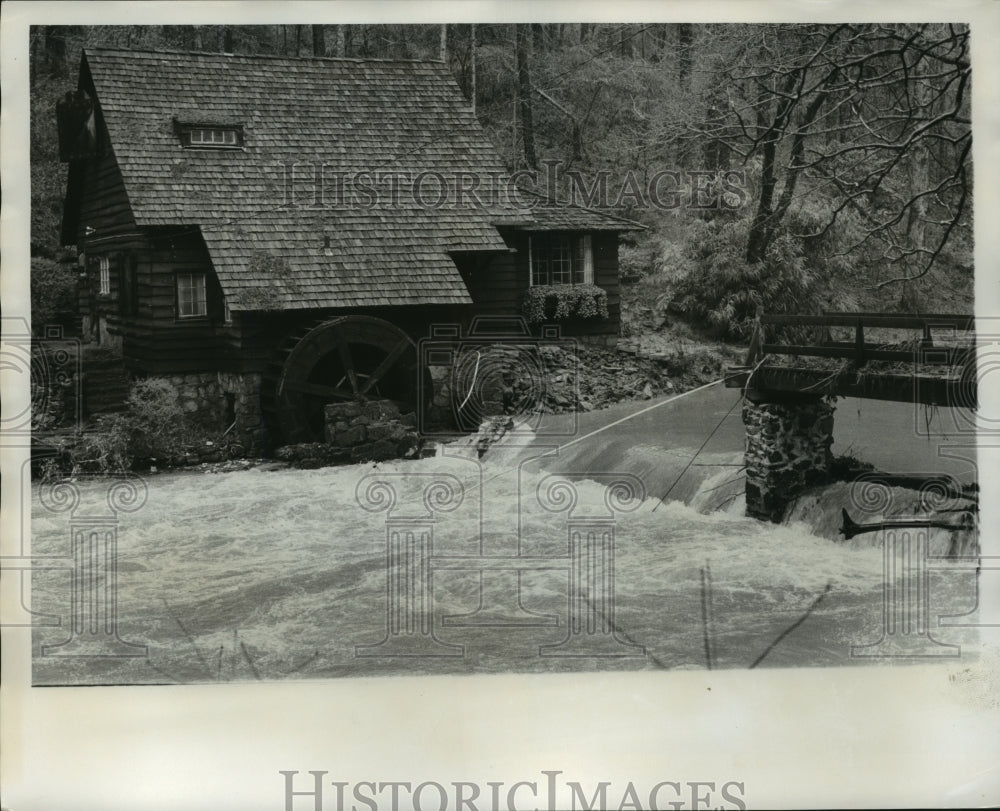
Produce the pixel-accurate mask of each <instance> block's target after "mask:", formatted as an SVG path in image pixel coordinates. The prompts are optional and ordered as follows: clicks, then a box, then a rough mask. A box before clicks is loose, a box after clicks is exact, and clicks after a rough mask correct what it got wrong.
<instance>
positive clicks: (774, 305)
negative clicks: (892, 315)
mask: <svg viewBox="0 0 1000 811" xmlns="http://www.w3.org/2000/svg"><path fill="white" fill-rule="evenodd" d="M826 217H827V213H826V212H825V211H824V209H823V208H822V206H818V205H817V204H815V203H812V204H810V205H808V206H807V205H805V204H802V205H800V206H799V207H797V208H794V209H792V210H790V211H789V212H788V214H787V215H786V217H785V220H784V222H783V223H782V225H781V227H780V228H779V230H778V232H777V233H776V234H775V236H774V239H773V240H772V241H771V244H770V245H769V247H768V249H767V251H766V253H765V256H764V259H763V261H761V262H756V263H753V264H749V263H747V261H746V256H745V252H746V244H747V238H748V236H749V230H750V214H749V213H747V214H746V215H744V216H742V217H739V218H718V219H713V220H707V221H697V220H696V221H693V222H692V223H691V226H690V229H689V232H688V235H687V238H686V240H685V243H684V246H683V249H682V252H681V259H680V267H679V268H678V272H677V274H676V280H675V283H674V287H673V289H672V291H671V292H670V307H671V309H673V310H675V311H678V312H681V313H683V314H684V315H686V316H688V317H690V318H693V319H696V320H699V321H702V322H705V323H706V324H707V325H709V326H711V327H713V328H715V329H716V330H717V331H718V332H719V334H720V335H722V337H724V338H732V339H746V338H748V337H749V335H750V333H751V331H752V328H753V322H754V318H755V317H756V316H757V315H758V314H759V313H761V312H768V313H782V312H796V313H803V312H805V313H808V312H816V311H818V310H820V309H822V308H823V307H838V305H839V306H840V307H843V306H845V305H846V304H847V303H846V302H844V301H841V300H840V299H838V297H837V296H836V295H835V294H834V292H833V285H832V284H831V281H832V280H833V278H834V277H838V276H839V277H843V276H844V275H846V274H847V273H848V272H849V270H850V268H849V266H848V263H847V260H846V258H844V257H842V256H840V255H839V250H838V248H839V246H840V245H841V244H843V243H844V241H845V239H844V235H843V234H842V232H841V228H840V227H834V228H830V229H828V230H827V231H825V232H823V230H822V228H823V224H824V223H825V222H826Z"/></svg>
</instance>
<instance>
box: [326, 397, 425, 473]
mask: <svg viewBox="0 0 1000 811" xmlns="http://www.w3.org/2000/svg"><path fill="white" fill-rule="evenodd" d="M325 417H326V428H325V438H326V442H327V444H328V445H330V446H332V448H334V449H337V450H338V451H340V452H342V457H343V458H342V460H341V461H344V462H381V461H384V460H386V459H400V458H405V457H410V456H415V455H416V453H417V450H418V446H419V440H418V437H417V428H416V425H417V419H416V415H415V414H413V413H410V414H400V413H399V408H398V407H397V406H396V404H395V403H393V402H392V401H390V400H370V401H368V402H366V403H357V402H350V403H333V404H331V405H328V406H326V408H325Z"/></svg>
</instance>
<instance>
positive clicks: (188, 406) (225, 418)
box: [159, 372, 268, 455]
mask: <svg viewBox="0 0 1000 811" xmlns="http://www.w3.org/2000/svg"><path fill="white" fill-rule="evenodd" d="M159 379H161V380H166V381H167V382H168V383H169V384H170V385H171V386H172V387H173V388H174V390H175V391H176V392H177V399H178V401H179V402H180V404H181V408H183V409H184V411H185V412H187V413H188V414H190V415H191V416H193V417H195V418H197V419H199V420H201V421H202V422H204V423H205V424H206V425H215V426H218V427H219V428H220V430H225V429H227V428H229V427H230V425H233V423H235V425H233V427H232V429H231V431H230V433H231V434H233V435H235V436H236V438H237V439H238V441H239V442H240V444H241V445H242V446H243V449H244V451H245V452H246V453H247V454H250V455H258V454H260V453H262V452H263V451H264V450H265V449H266V447H267V443H268V437H267V433H266V431H265V429H264V421H263V418H262V415H261V409H260V384H261V377H260V375H259V374H252V373H251V374H236V373H233V372H191V373H187V374H176V375H164V376H161V377H160V378H159Z"/></svg>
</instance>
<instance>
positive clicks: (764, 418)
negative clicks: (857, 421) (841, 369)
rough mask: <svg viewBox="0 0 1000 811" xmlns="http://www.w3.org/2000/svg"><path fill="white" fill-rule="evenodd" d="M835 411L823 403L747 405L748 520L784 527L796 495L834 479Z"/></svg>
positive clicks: (816, 401)
mask: <svg viewBox="0 0 1000 811" xmlns="http://www.w3.org/2000/svg"><path fill="white" fill-rule="evenodd" d="M833 412H834V407H833V406H832V405H830V404H829V403H827V402H825V401H824V400H821V399H816V400H806V401H802V402H796V403H766V402H765V403H753V402H750V401H749V400H748V401H747V402H746V403H745V404H744V406H743V424H744V425H745V426H746V433H747V444H746V457H745V459H746V477H747V479H746V501H747V515H749V516H752V517H754V518H760V519H765V520H768V521H774V522H779V521H781V520H782V518H783V517H784V515H785V509H786V507H787V506H788V504H789V503H790V502H791V501H792V499H794V498H795V496H796V495H798V494H799V493H800V492H801V491H802V490H803V489H805V488H806V487H808V486H810V485H812V484H815V483H818V482H820V481H822V480H823V479H824V478H825V477H826V476H827V475H828V473H829V470H830V463H831V461H832V456H831V453H830V446H831V445H832V444H833Z"/></svg>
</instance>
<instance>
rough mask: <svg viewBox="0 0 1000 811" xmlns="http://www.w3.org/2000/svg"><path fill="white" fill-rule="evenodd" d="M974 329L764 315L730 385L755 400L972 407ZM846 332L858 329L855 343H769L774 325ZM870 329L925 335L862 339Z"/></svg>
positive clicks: (954, 318)
mask: <svg viewBox="0 0 1000 811" xmlns="http://www.w3.org/2000/svg"><path fill="white" fill-rule="evenodd" d="M974 326H975V322H974V319H973V318H972V317H971V316H967V315H926V316H900V315H887V314H881V313H826V314H824V315H764V316H761V318H760V322H759V324H758V326H757V328H756V329H755V331H754V335H753V338H752V339H751V342H750V349H749V352H748V354H747V359H746V365H745V366H742V367H734V368H730V369H729V370H727V375H726V386H727V387H729V388H746V389H747V396H748V397H750V398H751V399H757V398H760V399H765V398H767V397H768V396H769V395H771V396H773V395H774V394H785V395H788V394H809V395H811V394H815V395H833V396H838V397H862V398H866V399H871V400H890V401H895V402H912V403H925V404H927V405H938V406H954V407H961V408H975V407H976V403H977V399H976V398H977V391H976V350H975V333H974V331H973V329H974ZM844 327H849V328H853V330H854V341H833V340H823V341H820V342H817V343H815V344H807V343H799V342H797V343H777V342H769V341H767V340H766V333H767V332H768V330H774V329H775V328H778V329H787V328H797V329H799V331H800V332H801V331H802V328H816V329H818V330H819V331H820V332H821V333H825V337H829V335H830V330H831V329H833V328H844ZM866 327H867V328H868V329H869V330H871V329H889V330H894V331H897V332H898V331H908V330H917V331H919V333H920V335H919V337H915V340H912V341H903V342H897V343H895V344H885V343H877V342H872V341H866V340H865V328H866ZM942 331H943V333H944V334H943V335H941V333H942ZM869 334H870V333H869ZM801 358H812V359H815V360H812V361H806V362H802V361H800V360H799V359H801Z"/></svg>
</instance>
